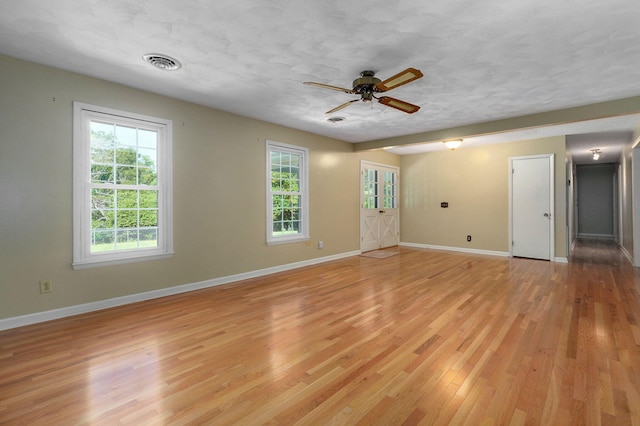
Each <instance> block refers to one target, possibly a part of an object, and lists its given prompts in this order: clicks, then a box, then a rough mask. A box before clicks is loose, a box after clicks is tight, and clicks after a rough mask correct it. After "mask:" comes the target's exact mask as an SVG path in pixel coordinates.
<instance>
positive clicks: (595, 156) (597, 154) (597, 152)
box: [591, 149, 602, 160]
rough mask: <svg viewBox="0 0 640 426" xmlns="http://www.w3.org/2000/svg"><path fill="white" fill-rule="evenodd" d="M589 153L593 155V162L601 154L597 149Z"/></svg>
mask: <svg viewBox="0 0 640 426" xmlns="http://www.w3.org/2000/svg"><path fill="white" fill-rule="evenodd" d="M591 153H592V154H593V159H594V160H598V159H599V158H600V154H602V153H601V152H600V150H599V149H592V150H591Z"/></svg>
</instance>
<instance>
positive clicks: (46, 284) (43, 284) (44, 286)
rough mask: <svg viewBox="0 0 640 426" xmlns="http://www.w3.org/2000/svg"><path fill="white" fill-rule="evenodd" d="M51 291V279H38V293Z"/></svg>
mask: <svg viewBox="0 0 640 426" xmlns="http://www.w3.org/2000/svg"><path fill="white" fill-rule="evenodd" d="M52 291H53V285H52V284H51V280H42V281H40V293H42V294H44V293H51V292H52Z"/></svg>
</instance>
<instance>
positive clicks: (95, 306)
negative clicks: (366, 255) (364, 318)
mask: <svg viewBox="0 0 640 426" xmlns="http://www.w3.org/2000/svg"><path fill="white" fill-rule="evenodd" d="M359 254H360V250H358V251H352V252H347V253H340V254H335V255H332V256H325V257H319V258H316V259H310V260H303V261H300V262H294V263H289V264H286V265H280V266H274V267H271V268H265V269H259V270H257V271H251V272H244V273H241V274H236V275H229V276H227V277H221V278H214V279H212V280H206V281H200V282H196V283H190V284H183V285H179V286H175V287H168V288H163V289H159V290H153V291H147V292H145V293H137V294H131V295H128V296H122V297H115V298H113V299H107V300H99V301H97V302H91V303H84V304H82V305H74V306H68V307H65V308H60V309H53V310H50V311H44V312H36V313H34V314H27V315H21V316H17V317H12V318H5V319H0V330H8V329H10V328H16V327H22V326H25V325H31V324H37V323H40V322H45V321H51V320H54V319H59V318H65V317H70V316H72V315H78V314H84V313H87V312H93V311H99V310H102V309H107V308H113V307H116V306H122V305H127V304H130V303H136V302H142V301H145V300H151V299H157V298H160V297H165V296H172V295H174V294H180V293H186V292H189V291H194V290H200V289H203V288H208V287H215V286H218V285H223V284H229V283H232V282H236V281H242V280H247V279H250V278H257V277H262V276H265V275H270V274H275V273H276V272H283V271H288V270H291V269H297V268H302V267H304V266H311V265H317V264H319V263H324V262H329V261H332V260H338V259H343V258H346V257H351V256H357V255H359Z"/></svg>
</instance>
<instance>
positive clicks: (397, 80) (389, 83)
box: [376, 68, 423, 92]
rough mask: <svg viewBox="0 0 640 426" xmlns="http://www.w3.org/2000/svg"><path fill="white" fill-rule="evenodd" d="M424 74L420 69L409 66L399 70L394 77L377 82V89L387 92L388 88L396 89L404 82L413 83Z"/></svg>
mask: <svg viewBox="0 0 640 426" xmlns="http://www.w3.org/2000/svg"><path fill="white" fill-rule="evenodd" d="M422 76H423V74H422V72H420V70H417V69H415V68H407V69H406V70H404V71H402V72H399V73H398V74H396V75H394V76H393V77H389V78H388V79H386V80H384V81H381V82H380V83H378V84H376V90H378V91H379V92H386V91H387V90H391V89H395V88H396V87H398V86H402V85H403V84H407V83H411V82H412V81H414V80H417V79H419V78H421V77H422Z"/></svg>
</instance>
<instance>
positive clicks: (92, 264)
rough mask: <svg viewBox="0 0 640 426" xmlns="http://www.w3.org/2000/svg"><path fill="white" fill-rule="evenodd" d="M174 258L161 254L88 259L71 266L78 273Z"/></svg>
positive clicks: (170, 254)
mask: <svg viewBox="0 0 640 426" xmlns="http://www.w3.org/2000/svg"><path fill="white" fill-rule="evenodd" d="M170 257H173V252H171V253H160V254H149V255H140V256H135V257H124V258H119V259H113V258H111V259H88V260H81V261H77V262H73V263H72V264H71V266H73V269H74V270H76V271H78V270H82V269H90V268H99V267H102V266H113V265H122V264H125V263H134V262H146V261H147V260H159V259H168V258H170Z"/></svg>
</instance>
